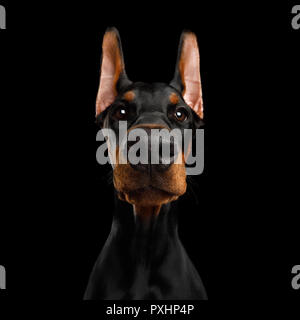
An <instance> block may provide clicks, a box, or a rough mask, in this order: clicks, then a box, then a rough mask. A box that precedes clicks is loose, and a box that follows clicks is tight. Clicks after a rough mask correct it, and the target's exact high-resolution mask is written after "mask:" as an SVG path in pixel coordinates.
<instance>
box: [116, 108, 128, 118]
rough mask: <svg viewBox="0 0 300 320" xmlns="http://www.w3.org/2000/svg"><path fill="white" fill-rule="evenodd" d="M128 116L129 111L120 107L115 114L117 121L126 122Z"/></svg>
mask: <svg viewBox="0 0 300 320" xmlns="http://www.w3.org/2000/svg"><path fill="white" fill-rule="evenodd" d="M127 116H128V110H127V108H126V107H119V108H118V109H117V110H116V111H115V113H114V117H115V118H116V119H117V120H124V119H126V117H127Z"/></svg>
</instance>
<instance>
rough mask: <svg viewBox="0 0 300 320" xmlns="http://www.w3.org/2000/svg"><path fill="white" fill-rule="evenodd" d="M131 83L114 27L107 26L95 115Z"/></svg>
mask: <svg viewBox="0 0 300 320" xmlns="http://www.w3.org/2000/svg"><path fill="white" fill-rule="evenodd" d="M130 84H131V81H130V80H129V79H128V78H127V75H126V72H125V65H124V58H123V53H122V45H121V39H120V36H119V32H118V30H117V29H116V28H108V29H107V30H106V32H105V34H104V37H103V43H102V61H101V76H100V85H99V90H98V95H97V102H96V116H98V115H99V114H100V113H101V112H103V111H104V110H106V108H107V107H109V106H110V105H111V104H112V103H113V102H114V100H115V98H116V96H117V95H118V92H119V91H120V90H122V88H124V87H125V86H128V85H130Z"/></svg>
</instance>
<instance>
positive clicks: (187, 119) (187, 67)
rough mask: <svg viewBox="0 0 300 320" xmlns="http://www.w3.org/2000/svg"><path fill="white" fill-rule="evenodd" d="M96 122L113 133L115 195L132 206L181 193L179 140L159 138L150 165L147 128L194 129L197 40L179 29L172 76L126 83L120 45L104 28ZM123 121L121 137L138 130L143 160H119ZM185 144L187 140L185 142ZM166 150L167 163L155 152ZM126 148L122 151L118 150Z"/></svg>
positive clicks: (198, 99)
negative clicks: (122, 130)
mask: <svg viewBox="0 0 300 320" xmlns="http://www.w3.org/2000/svg"><path fill="white" fill-rule="evenodd" d="M96 118H97V123H98V124H99V125H100V126H101V127H102V128H109V129H112V130H113V131H114V132H115V133H116V137H117V143H116V147H115V148H112V147H111V145H110V144H109V141H108V146H109V148H110V150H109V153H110V155H114V156H115V159H116V162H115V165H114V170H113V171H114V172H113V175H114V186H115V188H116V190H117V191H118V195H119V198H120V199H122V200H124V201H127V202H129V203H131V204H133V205H134V206H141V207H148V206H149V207H151V206H152V207H160V206H161V205H162V204H165V203H168V202H171V201H174V200H176V199H177V198H178V197H179V196H181V195H182V194H184V193H185V191H186V171H185V159H186V157H187V154H185V153H184V152H183V151H182V150H183V147H182V145H181V143H178V141H175V140H174V139H173V140H172V139H169V140H166V139H164V138H163V137H159V138H158V139H157V140H156V141H157V143H156V146H157V150H156V152H154V153H155V155H156V157H157V159H158V162H156V163H155V164H153V163H151V161H150V158H151V155H150V154H151V152H152V151H153V149H154V148H155V143H150V141H151V139H148V140H147V138H150V137H152V133H153V131H155V130H156V133H157V131H161V132H162V131H164V132H165V133H168V132H169V133H170V132H173V131H174V129H176V130H177V132H178V131H179V132H181V133H182V134H183V132H184V129H197V128H199V127H201V126H202V125H203V122H202V119H203V102H202V88H201V80H200V60H199V49H198V44H197V38H196V36H195V34H193V33H191V32H183V33H182V35H181V39H180V44H179V50H178V58H177V63H176V68H175V74H174V78H173V80H172V81H171V82H170V83H169V84H165V83H153V84H147V83H143V82H131V81H130V80H129V79H128V77H127V75H126V72H125V65H124V59H123V53H122V46H121V41H120V37H119V33H118V31H117V30H116V29H115V28H110V29H108V30H107V31H106V33H105V35H104V39H103V45H102V62H101V76H100V86H99V91H98V96H97V102H96ZM121 121H126V130H125V136H126V137H128V135H130V134H132V133H133V132H134V131H137V130H142V131H143V132H144V135H142V134H141V135H140V136H139V142H140V143H141V144H143V145H144V150H146V154H148V155H149V157H148V161H149V162H145V163H133V162H132V161H131V162H130V159H129V161H128V162H127V163H124V161H123V160H124V159H123V158H126V156H128V152H130V148H132V147H133V145H132V143H131V142H130V141H127V143H125V144H123V143H122V141H121V140H122V139H121V138H120V137H119V133H120V132H119V131H120V128H119V124H120V122H121ZM188 143H189V144H191V143H192V142H191V141H190V142H188ZM164 144H167V145H168V146H167V147H168V148H169V157H168V161H165V160H166V159H165V158H164V154H163V152H162V151H161V150H162V148H163V145H164ZM124 151H126V152H124Z"/></svg>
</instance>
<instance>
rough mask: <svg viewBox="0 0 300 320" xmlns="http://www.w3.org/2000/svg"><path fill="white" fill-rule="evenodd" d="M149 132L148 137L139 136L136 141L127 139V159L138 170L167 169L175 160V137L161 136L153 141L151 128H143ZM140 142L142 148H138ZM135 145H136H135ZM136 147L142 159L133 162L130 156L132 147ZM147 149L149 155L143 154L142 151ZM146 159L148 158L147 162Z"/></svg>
mask: <svg viewBox="0 0 300 320" xmlns="http://www.w3.org/2000/svg"><path fill="white" fill-rule="evenodd" d="M143 129H144V130H145V131H146V133H147V135H146V136H147V139H144V138H139V137H138V138H137V139H136V141H127V156H128V157H127V159H128V161H129V163H130V165H131V167H132V168H133V169H135V170H138V171H144V172H147V171H149V172H150V170H151V171H160V172H161V171H165V170H167V169H168V168H169V167H170V166H171V165H172V164H173V163H174V161H175V153H176V150H175V149H176V148H175V144H174V139H173V138H172V137H171V138H170V139H164V138H162V137H159V138H157V139H152V141H151V129H149V128H143ZM137 143H138V144H139V146H140V148H136V146H135V145H136V144H137ZM134 146H135V147H134ZM132 147H134V148H135V149H134V151H136V152H135V154H136V157H137V158H139V159H140V161H139V162H138V163H136V161H135V162H134V163H132V161H131V160H132V159H131V158H130V149H131V148H132ZM143 151H146V152H148V155H147V156H146V158H145V156H143V155H142V154H141V152H143ZM135 160H137V159H135ZM145 160H148V161H147V162H146V161H145Z"/></svg>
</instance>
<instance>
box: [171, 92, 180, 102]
mask: <svg viewBox="0 0 300 320" xmlns="http://www.w3.org/2000/svg"><path fill="white" fill-rule="evenodd" d="M169 100H170V102H171V103H172V104H177V103H178V102H179V97H178V95H177V94H176V93H175V92H172V93H171V94H170V96H169Z"/></svg>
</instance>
